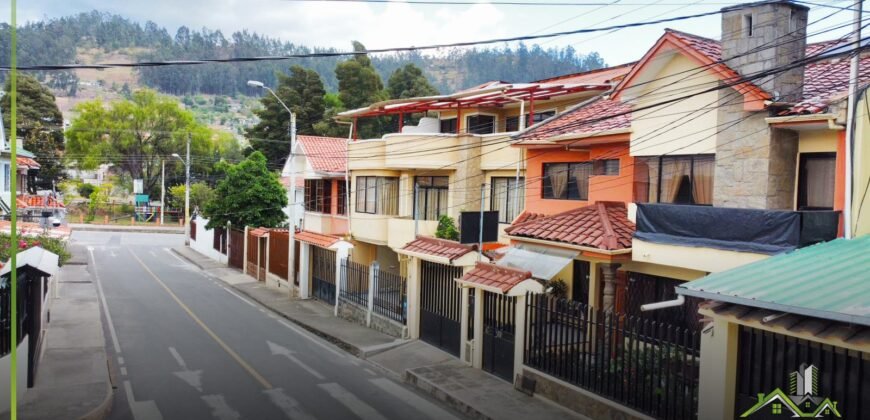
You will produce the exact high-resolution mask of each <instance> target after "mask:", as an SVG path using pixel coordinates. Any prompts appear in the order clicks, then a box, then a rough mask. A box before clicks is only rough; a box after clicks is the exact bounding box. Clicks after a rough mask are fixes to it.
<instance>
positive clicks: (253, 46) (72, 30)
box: [0, 11, 604, 95]
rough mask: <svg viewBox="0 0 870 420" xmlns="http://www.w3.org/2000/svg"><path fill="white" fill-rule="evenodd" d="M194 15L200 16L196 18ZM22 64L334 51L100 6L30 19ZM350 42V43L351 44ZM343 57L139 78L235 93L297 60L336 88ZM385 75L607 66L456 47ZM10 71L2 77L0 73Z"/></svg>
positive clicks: (482, 76) (446, 78) (4, 53)
mask: <svg viewBox="0 0 870 420" xmlns="http://www.w3.org/2000/svg"><path fill="white" fill-rule="evenodd" d="M191 19H195V18H191ZM18 39H19V41H18V42H19V54H18V57H19V65H32V64H65V63H72V62H77V61H78V62H83V61H88V58H89V57H92V56H93V55H83V54H82V52H83V51H94V50H97V51H101V52H103V53H111V52H118V51H121V52H123V54H124V55H125V56H128V57H131V58H132V59H135V60H184V59H196V58H228V57H250V56H263V55H287V54H299V53H310V52H318V51H334V50H333V49H325V48H317V47H308V46H303V45H297V44H294V43H292V42H289V41H282V40H278V39H275V38H270V37H267V36H263V35H259V34H257V33H255V32H249V31H247V30H245V31H241V32H235V33H233V34H230V35H229V36H227V35H224V34H223V33H221V32H220V31H212V30H209V29H206V28H203V29H201V30H192V29H190V28H187V27H181V28H179V29H178V30H177V31H176V33H175V34H170V33H169V31H167V30H166V29H165V28H163V27H160V26H158V25H157V24H156V23H154V22H150V21H149V22H147V23H145V24H144V25H140V24H139V23H137V22H134V21H131V20H129V19H127V18H124V17H122V16H118V15H110V14H106V13H101V12H98V11H93V12H90V13H82V14H79V15H76V16H69V17H64V18H59V19H52V20H48V21H40V22H34V23H28V24H27V25H25V26H23V27H21V28H20V29H19V31H18ZM9 44H10V42H9V25H8V24H6V23H2V24H0V64H3V65H8V63H6V61H7V60H8V59H9ZM348 48H350V42H348ZM344 59H345V58H343V57H334V58H309V59H291V60H286V61H274V62H256V63H235V64H205V65H197V66H170V67H152V68H142V69H140V70H139V83H140V84H144V85H147V86H150V87H154V88H157V89H159V90H161V91H163V92H166V93H170V94H175V95H185V94H195V93H203V94H217V95H233V94H235V93H238V92H245V91H246V88H245V82H246V81H247V80H251V79H255V80H262V81H263V82H265V83H266V84H267V85H274V84H275V72H276V71H282V72H285V71H286V70H287V69H288V68H289V67H290V66H291V65H293V64H301V65H303V66H305V67H308V68H311V69H314V70H315V71H317V73H319V74H320V76H321V77H322V78H323V81H324V83H325V85H326V88H327V89H328V90H330V91H335V90H336V89H337V82H336V79H335V74H334V72H333V70H334V69H335V65H336V63H337V62H339V61H341V60H344ZM372 61H373V64H374V66H375V68H376V69H377V70H378V72H379V73H380V75H381V78H382V79H383V80H387V78H388V77H389V75H390V74H391V73H392V72H393V70H395V69H396V68H398V67H399V66H400V65H403V64H406V63H408V62H412V63H415V64H416V65H417V66H419V67H420V68H422V69H423V71H424V73H425V74H426V75H427V76H428V78H429V80H430V81H431V83H432V84H433V85H434V86H435V87H436V88H438V89H439V90H440V91H441V92H451V91H455V90H458V89H462V88H466V87H469V86H473V85H476V84H480V83H483V82H485V81H489V80H509V81H529V80H537V79H543V78H547V77H552V76H556V75H560V74H566V73H573V72H578V71H583V70H590V69H595V68H599V67H602V66H603V65H604V62H603V61H602V59H601V57H600V56H599V55H598V54H597V53H594V52H593V53H590V54H588V55H583V54H579V53H577V52H576V51H575V50H574V49H573V48H571V47H570V46H569V47H566V48H562V49H556V48H548V49H544V48H541V47H539V46H537V45H533V46H530V47H528V46H525V45H520V46H519V47H517V48H513V49H512V48H509V47H507V46H498V47H486V48H476V49H456V50H452V51H448V52H443V51H442V52H439V53H438V55H436V56H432V55H424V54H420V53H413V52H412V53H404V54H397V55H395V54H394V55H384V54H379V55H375V56H373V57H372ZM0 77H3V75H0ZM39 77H40V79H43V80H45V81H47V82H48V83H49V84H50V86H52V87H53V88H55V89H59V90H68V91H69V93H70V94H72V95H74V94H75V86H76V83H75V82H76V81H77V79H76V76H75V74H74V73H72V72H54V73H51V74H41V75H39Z"/></svg>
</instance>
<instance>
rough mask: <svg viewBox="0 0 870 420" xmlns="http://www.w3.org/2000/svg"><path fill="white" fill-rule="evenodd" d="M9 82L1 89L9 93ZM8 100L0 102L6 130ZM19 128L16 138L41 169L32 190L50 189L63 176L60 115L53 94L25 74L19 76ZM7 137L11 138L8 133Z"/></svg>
mask: <svg viewBox="0 0 870 420" xmlns="http://www.w3.org/2000/svg"><path fill="white" fill-rule="evenodd" d="M10 83H11V79H7V80H6V86H5V87H4V90H5V91H6V92H9V90H10V89H11V86H10ZM10 106H11V98H10V96H9V95H4V96H3V98H2V99H0V109H2V112H3V126H4V127H5V129H6V130H9V129H10V128H9V127H10V124H9V121H10V120H9V119H10V118H11V112H10ZM17 117H18V127H17V131H18V132H17V133H16V136H17V137H19V138H22V139H23V140H24V148H25V149H27V150H28V151H30V152H33V154H34V155H36V161H37V162H39V165H40V166H41V168H40V170H39V174H38V175H37V177H36V180H35V181H36V183H35V185H31V187H33V188H32V189H36V188H41V189H51V188H52V186H53V185H55V184H57V182H59V181H60V180H62V179H63V178H64V177H65V174H64V165H63V161H62V158H63V152H64V143H63V116H62V115H61V113H60V109H58V107H57V103H56V102H55V99H54V95H53V94H52V93H51V91H50V90H48V88H47V87H45V86H43V85H42V84H41V83H39V81H38V80H36V78H34V77H33V76H30V75H27V74H20V75H19V76H18V115H17ZM6 134H7V138H9V139H12V138H15V137H16V136H12V135H10V133H9V132H8V131H7V133H6ZM31 192H33V191H31Z"/></svg>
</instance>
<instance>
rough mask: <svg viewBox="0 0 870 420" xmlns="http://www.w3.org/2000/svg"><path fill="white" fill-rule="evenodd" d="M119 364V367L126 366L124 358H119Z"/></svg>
mask: <svg viewBox="0 0 870 420" xmlns="http://www.w3.org/2000/svg"><path fill="white" fill-rule="evenodd" d="M118 364H119V365H123V364H124V358H123V357H121V356H118Z"/></svg>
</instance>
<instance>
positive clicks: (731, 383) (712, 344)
mask: <svg viewBox="0 0 870 420" xmlns="http://www.w3.org/2000/svg"><path fill="white" fill-rule="evenodd" d="M738 333H739V331H738V326H737V324H732V323H730V322H728V321H726V320H723V319H721V318H718V317H717V318H714V319H713V323H712V325H708V326H707V327H705V328H704V329H703V330H702V332H701V369H700V374H699V375H700V376H699V385H698V418H699V419H710V420H725V419H733V418H735V413H734V398H735V397H734V394H735V388H736V386H737V344H738ZM759 392H761V391H759Z"/></svg>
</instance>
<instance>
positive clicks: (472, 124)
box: [465, 114, 495, 134]
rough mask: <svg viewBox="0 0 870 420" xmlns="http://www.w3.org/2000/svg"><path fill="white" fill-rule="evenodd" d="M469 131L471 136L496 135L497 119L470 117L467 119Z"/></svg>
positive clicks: (478, 116)
mask: <svg viewBox="0 0 870 420" xmlns="http://www.w3.org/2000/svg"><path fill="white" fill-rule="evenodd" d="M465 121H466V123H467V125H466V127H467V129H466V130H465V131H466V132H468V133H471V134H492V133H495V117H494V116H492V115H479V114H478V115H469V116H468V117H467V118H466V119H465Z"/></svg>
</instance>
